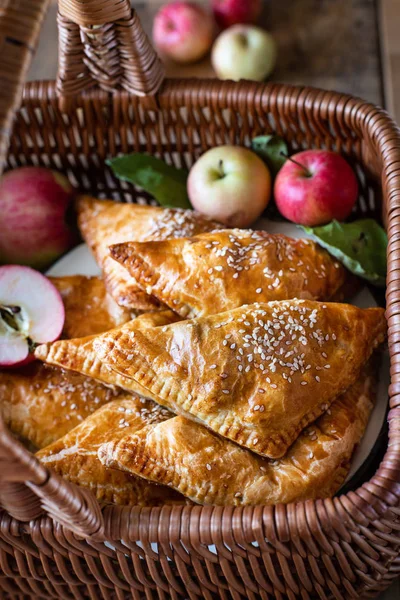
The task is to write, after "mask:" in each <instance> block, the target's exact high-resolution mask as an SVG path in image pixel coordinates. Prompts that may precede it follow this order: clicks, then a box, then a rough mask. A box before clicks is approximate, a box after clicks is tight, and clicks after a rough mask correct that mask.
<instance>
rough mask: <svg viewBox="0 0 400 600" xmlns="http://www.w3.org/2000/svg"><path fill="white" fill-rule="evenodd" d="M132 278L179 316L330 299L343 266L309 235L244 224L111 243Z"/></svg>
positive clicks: (339, 282) (341, 280) (343, 274)
mask: <svg viewBox="0 0 400 600" xmlns="http://www.w3.org/2000/svg"><path fill="white" fill-rule="evenodd" d="M110 252H111V256H112V257H113V258H114V259H115V260H118V262H119V263H121V265H123V266H124V267H125V268H126V269H127V270H128V271H129V273H130V274H131V275H132V277H134V278H135V279H136V280H137V281H138V283H139V284H140V285H141V286H142V287H143V288H145V289H146V290H147V291H148V292H151V293H152V294H153V295H154V296H156V297H157V298H158V299H159V300H160V301H161V302H163V303H164V304H166V305H167V306H169V307H170V308H172V310H174V311H175V312H177V313H178V314H180V315H181V317H183V318H194V317H200V316H206V315H210V314H216V313H220V312H223V311H225V310H231V309H233V308H237V307H239V306H243V305H244V304H252V303H253V302H269V301H271V300H288V299H290V298H306V299H314V300H329V299H330V298H332V296H333V295H334V294H335V293H336V292H337V291H338V290H339V288H340V287H341V286H342V285H343V284H344V282H345V280H346V271H345V269H344V267H342V266H341V265H340V264H339V263H338V262H337V261H335V260H334V259H333V258H332V257H331V256H330V255H329V254H328V253H327V252H326V250H323V249H322V248H320V247H319V246H318V245H317V244H316V243H315V242H313V241H311V240H295V239H291V238H289V237H287V236H285V235H281V234H269V233H267V232H266V231H252V230H245V229H225V230H222V231H215V232H211V233H203V234H199V235H197V236H194V237H192V238H188V239H173V240H172V239H171V240H166V241H163V242H160V241H156V242H154V241H153V242H126V243H123V244H116V245H113V246H111V248H110Z"/></svg>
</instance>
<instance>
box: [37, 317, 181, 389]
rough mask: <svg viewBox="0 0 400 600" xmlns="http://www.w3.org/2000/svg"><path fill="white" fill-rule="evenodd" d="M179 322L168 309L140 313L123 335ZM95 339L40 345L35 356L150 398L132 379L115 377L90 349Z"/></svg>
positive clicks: (120, 376) (88, 338) (89, 337)
mask: <svg viewBox="0 0 400 600" xmlns="http://www.w3.org/2000/svg"><path fill="white" fill-rule="evenodd" d="M179 320H180V318H179V316H178V315H176V314H175V313H173V312H172V311H171V310H168V309H166V310H159V311H154V312H151V313H143V314H142V315H140V316H138V317H137V318H136V319H133V320H132V321H130V322H129V323H127V324H126V325H125V328H126V329H125V332H126V333H127V332H129V331H137V330H139V329H143V328H146V327H160V326H162V325H168V324H170V323H175V322H176V321H179ZM96 339H97V336H88V337H85V338H77V339H72V340H59V341H57V342H52V343H49V344H41V345H40V346H38V347H37V348H36V351H35V355H36V358H38V359H39V360H42V361H44V362H46V363H47V364H49V365H55V366H57V367H62V368H64V369H70V370H72V371H76V372H77V373H81V374H82V375H87V376H88V377H91V378H93V379H96V380H97V381H101V382H102V383H105V384H106V385H114V386H118V387H120V388H122V389H127V390H130V391H131V392H135V393H137V394H140V395H141V396H145V397H148V398H153V395H152V394H151V392H150V391H149V390H147V389H146V388H144V387H143V386H141V385H140V384H139V383H138V382H136V383H134V382H132V380H131V379H126V378H125V377H123V376H122V375H118V374H116V373H115V372H114V371H113V370H112V369H111V368H110V367H109V366H108V365H106V364H105V363H104V362H103V361H101V360H99V358H98V357H97V354H96V352H95V350H94V347H93V344H94V341H95V340H96Z"/></svg>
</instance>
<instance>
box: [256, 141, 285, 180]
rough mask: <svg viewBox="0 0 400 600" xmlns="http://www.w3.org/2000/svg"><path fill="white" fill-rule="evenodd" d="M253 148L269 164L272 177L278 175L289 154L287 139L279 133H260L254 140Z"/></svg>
mask: <svg viewBox="0 0 400 600" xmlns="http://www.w3.org/2000/svg"><path fill="white" fill-rule="evenodd" d="M251 149H252V150H253V152H255V153H256V154H257V155H258V156H259V157H260V158H262V159H263V161H264V162H265V163H266V164H267V166H268V168H269V170H270V171H271V175H272V177H276V175H277V173H278V171H279V169H280V168H281V167H282V166H283V164H284V162H285V161H286V157H287V155H288V147H287V145H286V142H285V140H284V139H282V138H281V137H279V136H278V135H260V136H258V137H256V138H254V139H253V140H252V142H251Z"/></svg>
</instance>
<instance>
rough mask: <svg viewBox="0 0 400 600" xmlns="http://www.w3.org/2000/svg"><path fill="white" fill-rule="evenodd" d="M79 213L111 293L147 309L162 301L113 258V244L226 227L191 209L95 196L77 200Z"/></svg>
mask: <svg viewBox="0 0 400 600" xmlns="http://www.w3.org/2000/svg"><path fill="white" fill-rule="evenodd" d="M77 213H78V224H79V228H80V231H81V233H82V236H83V238H84V240H85V241H86V243H87V244H88V246H89V248H90V249H91V251H92V253H93V255H94V257H95V259H96V261H97V263H98V265H99V266H100V268H101V269H102V271H103V276H104V281H105V284H106V287H107V290H108V291H109V293H110V294H111V296H112V297H113V298H114V299H115V300H116V302H117V303H118V304H119V305H121V306H125V307H127V308H135V309H141V310H144V311H150V310H154V309H155V308H157V307H159V302H158V301H157V300H156V298H154V296H151V295H149V294H147V293H146V290H143V289H142V288H140V287H139V286H138V284H137V283H136V281H135V279H134V278H132V276H131V275H130V274H129V273H128V272H127V271H126V269H124V268H123V267H122V266H121V265H120V264H119V263H118V262H116V261H115V260H113V259H112V258H111V257H110V253H109V246H110V245H111V244H117V243H120V242H126V241H132V240H136V241H139V242H142V241H146V240H165V239H169V238H178V237H190V236H192V235H196V234H197V233H200V232H203V231H212V230H214V229H218V228H221V227H222V225H220V224H219V223H217V222H216V221H212V220H211V219H209V218H208V217H206V216H204V215H200V214H199V213H196V212H194V211H191V210H182V209H172V208H160V207H153V206H140V205H138V204H126V203H121V202H114V201H113V200H97V199H96V198H92V197H91V196H81V197H79V198H78V199H77Z"/></svg>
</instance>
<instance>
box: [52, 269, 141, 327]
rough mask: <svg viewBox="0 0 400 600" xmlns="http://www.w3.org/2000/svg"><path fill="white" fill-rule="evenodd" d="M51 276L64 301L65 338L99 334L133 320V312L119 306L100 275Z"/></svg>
mask: <svg viewBox="0 0 400 600" xmlns="http://www.w3.org/2000/svg"><path fill="white" fill-rule="evenodd" d="M49 279H50V281H51V282H52V283H53V284H54V285H55V286H56V288H57V289H58V291H59V292H60V294H61V297H62V299H63V302H64V306H65V323H64V329H63V337H64V338H78V337H84V336H87V335H96V334H97V333H102V332H103V331H107V330H108V329H112V328H113V327H118V326H119V325H123V324H124V323H126V322H127V321H130V320H131V319H132V313H131V311H129V310H127V309H125V308H121V307H120V306H118V304H117V303H116V302H115V300H113V298H111V296H110V295H109V294H107V292H106V288H105V286H104V282H103V281H102V279H100V278H99V277H86V276H85V275H71V276H69V277H50V278H49Z"/></svg>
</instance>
